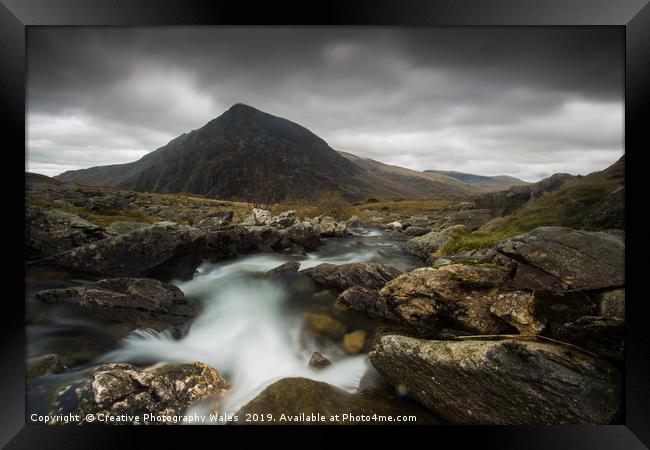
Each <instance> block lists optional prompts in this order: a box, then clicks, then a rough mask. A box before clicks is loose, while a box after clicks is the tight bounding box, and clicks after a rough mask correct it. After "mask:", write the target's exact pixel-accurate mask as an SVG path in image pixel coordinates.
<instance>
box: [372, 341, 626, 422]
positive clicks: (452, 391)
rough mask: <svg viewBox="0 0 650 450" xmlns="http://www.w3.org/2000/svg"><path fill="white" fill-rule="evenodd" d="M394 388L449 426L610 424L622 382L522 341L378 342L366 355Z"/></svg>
mask: <svg viewBox="0 0 650 450" xmlns="http://www.w3.org/2000/svg"><path fill="white" fill-rule="evenodd" d="M369 356H370V361H371V362H372V364H373V366H374V367H375V368H376V369H377V370H378V371H379V372H380V373H381V374H382V375H383V376H384V377H385V378H386V379H387V380H388V381H389V382H390V383H391V384H392V385H393V386H397V385H400V384H401V385H404V386H406V388H407V389H408V392H409V393H410V395H412V396H413V397H414V398H415V399H416V400H418V401H419V402H420V403H421V404H423V405H424V406H426V407H427V408H428V409H429V410H431V411H433V412H434V413H436V414H437V415H439V416H440V417H443V418H444V419H446V420H448V421H449V422H451V423H454V424H494V425H524V424H611V423H616V422H617V421H619V420H620V419H621V417H620V413H621V394H622V385H621V383H622V377H621V375H620V374H619V373H618V372H617V370H616V369H615V368H614V367H613V366H611V365H610V364H608V363H606V362H605V361H603V360H601V359H598V358H593V357H590V356H588V355H586V354H582V353H578V352H576V351H573V350H570V349H568V348H567V347H564V346H560V345H553V344H547V343H538V342H530V341H519V340H516V341H515V340H504V341H462V342H458V341H425V340H420V339H414V338H410V337H406V336H395V335H387V336H383V337H381V338H380V339H379V340H378V342H377V344H376V346H375V347H374V348H373V350H372V351H371V352H370V354H369Z"/></svg>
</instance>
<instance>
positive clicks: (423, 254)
mask: <svg viewBox="0 0 650 450" xmlns="http://www.w3.org/2000/svg"><path fill="white" fill-rule="evenodd" d="M467 232H469V228H467V227H466V226H464V225H455V226H452V227H449V228H445V229H444V230H441V231H431V232H429V233H427V234H425V235H422V236H418V237H415V238H413V239H410V240H409V241H408V242H407V243H406V245H405V246H404V250H405V251H406V252H407V253H410V254H411V255H415V256H417V257H419V258H422V259H424V260H428V259H429V258H430V257H431V256H432V254H433V253H435V252H436V251H437V250H438V249H440V248H442V247H444V246H445V244H446V243H447V242H448V241H449V240H451V239H452V238H453V237H454V236H455V235H456V234H457V233H467Z"/></svg>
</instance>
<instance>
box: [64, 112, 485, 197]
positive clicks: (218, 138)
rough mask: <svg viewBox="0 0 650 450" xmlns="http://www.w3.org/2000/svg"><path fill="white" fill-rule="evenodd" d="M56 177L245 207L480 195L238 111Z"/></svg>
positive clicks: (446, 179) (301, 129)
mask: <svg viewBox="0 0 650 450" xmlns="http://www.w3.org/2000/svg"><path fill="white" fill-rule="evenodd" d="M55 178H56V179H57V180H59V181H63V182H75V183H81V184H87V185H104V186H115V187H120V188H122V189H130V190H135V191H140V192H159V193H172V192H191V193H196V194H201V195H204V196H206V197H210V198H222V199H235V200H236V199H239V200H247V201H255V200H256V197H260V196H263V197H272V198H271V199H270V200H272V201H281V200H290V199H298V198H306V199H313V198H315V197H317V196H319V195H323V194H325V193H327V192H338V193H340V194H341V195H343V196H344V197H346V198H348V199H349V200H363V199H366V198H370V197H386V196H389V197H399V198H447V197H451V196H464V195H471V194H475V193H477V192H479V191H480V189H477V188H476V187H474V186H472V185H470V184H467V183H463V182H462V181H459V180H457V179H455V178H453V177H448V176H445V175H440V174H422V173H420V172H416V171H412V170H408V169H402V168H399V167H395V166H388V165H386V164H382V163H378V162H376V161H372V160H366V159H361V158H357V157H355V156H353V155H350V154H348V153H339V152H336V151H335V150H333V149H332V148H331V147H330V146H329V145H327V143H326V142H325V141H324V140H323V139H321V138H319V137H318V136H316V135H315V134H313V133H312V132H311V131H309V130H307V129H306V128H304V127H302V126H300V125H298V124H296V123H293V122H291V121H289V120H286V119H282V118H280V117H276V116H273V115H271V114H267V113H264V112H262V111H259V110H257V109H255V108H252V107H250V106H247V105H242V104H236V105H234V106H232V107H231V108H230V109H229V110H228V111H226V112H225V113H224V114H222V115H221V116H219V117H218V118H216V119H214V120H212V121H210V122H208V123H207V124H206V125H205V126H204V127H202V128H200V129H198V130H194V131H192V132H190V133H186V134H183V135H181V136H179V137H177V138H175V139H174V140H172V141H170V142H169V143H168V144H167V145H165V146H164V147H161V148H159V149H157V150H155V151H154V152H151V153H149V154H147V155H146V156H144V157H143V158H141V159H140V160H138V161H135V162H132V163H127V164H116V165H110V166H100V167H92V168H89V169H83V170H74V171H68V172H65V173H62V174H61V175H59V176H57V177H55Z"/></svg>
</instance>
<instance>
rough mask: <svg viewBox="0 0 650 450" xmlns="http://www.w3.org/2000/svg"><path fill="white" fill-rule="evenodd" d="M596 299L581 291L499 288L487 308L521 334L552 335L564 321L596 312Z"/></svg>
mask: <svg viewBox="0 0 650 450" xmlns="http://www.w3.org/2000/svg"><path fill="white" fill-rule="evenodd" d="M597 309H598V306H597V304H596V302H595V301H594V300H593V299H592V298H591V297H590V296H589V295H587V294H585V293H584V292H568V293H563V294H558V293H553V292H548V291H532V292H529V291H511V292H500V293H499V294H498V295H497V298H496V300H495V301H494V303H493V304H492V306H491V307H490V311H491V312H492V313H493V314H495V315H497V316H499V317H501V318H502V319H503V320H505V321H506V322H508V323H509V324H511V325H512V326H514V327H515V328H517V329H518V330H519V331H520V332H521V333H522V334H530V335H537V334H544V335H549V336H554V335H555V332H556V330H557V329H558V328H559V327H561V326H563V325H564V324H565V323H567V322H571V321H573V320H576V319H578V318H580V317H582V316H589V315H593V314H596V313H597Z"/></svg>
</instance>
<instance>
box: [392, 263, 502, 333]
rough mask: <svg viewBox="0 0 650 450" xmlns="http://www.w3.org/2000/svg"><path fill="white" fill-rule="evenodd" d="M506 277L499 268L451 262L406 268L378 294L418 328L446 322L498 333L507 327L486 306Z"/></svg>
mask: <svg viewBox="0 0 650 450" xmlns="http://www.w3.org/2000/svg"><path fill="white" fill-rule="evenodd" d="M507 281H508V273H507V271H505V270H503V269H500V268H493V267H483V266H479V265H471V266H469V265H464V264H451V265H447V266H442V267H440V268H437V269H436V268H433V267H426V268H421V269H416V270H413V271H411V272H407V273H405V274H403V275H401V276H399V277H397V278H395V279H394V280H392V281H390V282H389V283H387V284H386V286H384V288H383V289H381V291H380V295H381V296H382V297H384V298H385V299H386V302H387V304H388V305H389V307H390V308H391V310H392V311H393V312H394V313H395V314H396V315H397V316H398V317H399V318H400V319H401V320H402V321H404V322H406V323H408V324H410V325H413V326H416V327H418V328H426V327H429V326H435V325H439V324H440V323H445V322H447V323H451V324H453V325H455V326H459V327H461V328H463V329H466V330H468V331H471V332H477V333H480V334H498V333H501V332H503V331H505V330H507V329H508V328H509V327H508V324H507V323H505V322H504V321H503V320H501V319H500V318H498V317H497V316H495V315H493V314H492V313H491V312H490V307H491V306H492V304H493V303H494V301H495V300H496V297H497V293H498V292H499V290H501V289H503V288H504V286H506V284H507Z"/></svg>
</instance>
